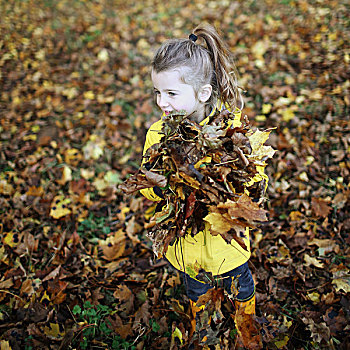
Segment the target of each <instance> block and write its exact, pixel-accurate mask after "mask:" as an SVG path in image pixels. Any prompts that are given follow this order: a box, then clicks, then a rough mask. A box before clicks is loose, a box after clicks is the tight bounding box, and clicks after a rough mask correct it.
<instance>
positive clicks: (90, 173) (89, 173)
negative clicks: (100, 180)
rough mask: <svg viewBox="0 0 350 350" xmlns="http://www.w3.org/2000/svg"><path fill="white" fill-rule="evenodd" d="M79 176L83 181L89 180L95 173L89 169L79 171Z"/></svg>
mask: <svg viewBox="0 0 350 350" xmlns="http://www.w3.org/2000/svg"><path fill="white" fill-rule="evenodd" d="M80 174H81V176H82V177H83V178H84V179H85V180H89V179H91V178H93V177H94V175H95V172H94V171H93V170H89V169H80Z"/></svg>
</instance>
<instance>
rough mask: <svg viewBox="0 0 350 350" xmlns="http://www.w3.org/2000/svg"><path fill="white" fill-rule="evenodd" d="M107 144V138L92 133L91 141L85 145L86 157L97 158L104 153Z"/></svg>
mask: <svg viewBox="0 0 350 350" xmlns="http://www.w3.org/2000/svg"><path fill="white" fill-rule="evenodd" d="M105 145H106V142H105V140H103V139H101V138H100V137H98V136H97V135H91V136H90V139H89V141H88V142H87V143H86V145H85V146H84V147H83V152H84V157H85V159H95V160H97V159H98V158H100V157H101V156H102V154H103V148H104V146H105Z"/></svg>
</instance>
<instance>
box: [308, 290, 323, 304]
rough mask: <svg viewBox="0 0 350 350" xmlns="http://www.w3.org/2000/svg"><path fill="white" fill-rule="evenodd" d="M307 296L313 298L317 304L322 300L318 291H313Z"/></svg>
mask: <svg viewBox="0 0 350 350" xmlns="http://www.w3.org/2000/svg"><path fill="white" fill-rule="evenodd" d="M307 298H308V299H309V300H311V301H312V302H313V303H314V304H317V303H319V302H320V294H318V293H317V292H312V293H309V294H307Z"/></svg>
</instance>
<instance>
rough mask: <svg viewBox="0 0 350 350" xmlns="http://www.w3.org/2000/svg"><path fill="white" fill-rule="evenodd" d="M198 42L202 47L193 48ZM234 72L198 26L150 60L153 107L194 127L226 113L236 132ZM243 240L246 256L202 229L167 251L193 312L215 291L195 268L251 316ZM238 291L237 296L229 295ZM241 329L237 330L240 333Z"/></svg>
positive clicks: (157, 193) (238, 105) (213, 36)
mask: <svg viewBox="0 0 350 350" xmlns="http://www.w3.org/2000/svg"><path fill="white" fill-rule="evenodd" d="M197 39H198V41H201V42H202V43H203V45H202V44H199V43H197ZM235 72H236V70H235V67H234V64H233V61H232V60H231V55H230V52H229V50H228V49H227V47H226V46H225V44H224V42H223V40H222V39H221V37H220V36H219V35H218V33H217V32H216V30H215V29H214V28H213V27H212V26H210V25H199V26H198V27H197V28H195V29H194V31H193V33H192V34H191V35H190V36H189V39H173V40H168V41H166V42H165V43H164V44H163V45H162V46H161V47H160V48H159V49H158V51H157V52H156V54H155V56H154V59H153V62H152V72H151V76H152V82H153V85H154V92H155V95H156V103H157V105H158V106H159V108H160V109H161V110H162V113H163V115H162V118H163V117H164V116H166V115H168V114H169V113H170V112H173V111H180V110H181V111H185V112H186V114H187V115H189V116H190V118H191V119H192V120H193V121H195V122H197V123H199V124H201V125H204V124H205V123H207V122H208V120H209V118H210V117H211V116H212V115H213V114H214V113H215V112H216V111H217V110H219V111H221V110H223V109H225V108H226V109H228V110H230V111H232V112H233V113H234V116H235V118H234V120H233V121H232V127H239V126H240V125H241V109H242V108H243V100H242V97H241V94H240V92H239V88H238V85H237V79H236V74H235ZM162 118H160V120H158V121H157V122H155V123H154V124H153V125H152V126H151V127H150V129H149V130H148V132H147V135H146V141H145V146H144V151H143V154H145V152H146V150H147V149H148V148H149V147H151V146H152V145H154V144H155V143H159V142H160V139H161V137H162V134H161V133H159V131H161V129H162V125H163V120H162ZM258 171H259V174H258V176H257V177H258V180H257V181H259V180H260V181H266V180H267V176H266V175H265V174H264V171H263V169H260V170H258ZM255 180H256V179H255ZM247 186H249V184H247ZM141 193H142V194H143V195H144V196H145V197H147V198H148V199H151V200H153V201H159V200H161V199H162V197H163V195H162V191H161V190H160V188H158V187H153V188H147V189H143V190H141ZM248 234H249V231H248V229H247V234H246V237H245V238H244V241H245V244H246V246H247V247H248V251H247V250H245V249H243V248H242V247H241V246H240V245H239V244H238V243H237V242H236V241H235V240H232V241H231V244H227V243H226V242H225V241H224V239H223V238H222V237H221V236H220V235H218V236H213V235H211V234H210V232H209V228H208V226H207V225H205V229H204V230H203V231H200V232H198V233H197V234H196V235H195V236H194V237H191V235H187V236H185V237H183V238H181V239H180V242H179V244H174V245H172V246H169V248H168V250H167V253H166V256H165V257H166V259H167V260H168V261H169V262H170V264H171V265H172V266H173V267H175V268H176V269H177V270H179V271H181V272H182V274H183V276H184V279H185V285H186V290H187V294H188V297H189V299H190V300H191V301H192V303H191V304H192V306H193V310H196V307H195V303H196V301H197V300H198V298H199V296H201V295H203V294H205V293H206V292H207V291H208V290H209V289H211V288H213V287H214V286H213V285H212V284H209V283H204V282H202V281H199V280H196V279H194V278H192V277H190V276H189V275H188V274H187V273H186V272H188V271H189V269H190V268H191V267H192V268H193V267H194V266H195V265H196V266H197V267H198V266H199V267H200V268H201V269H202V270H204V271H205V272H207V273H208V274H211V275H212V276H214V277H216V280H218V279H219V280H221V281H222V286H223V287H224V288H225V290H226V291H227V293H228V294H229V295H230V296H231V298H232V299H234V300H235V305H236V308H239V309H240V310H244V312H245V313H247V314H254V313H255V286H254V281H253V278H252V274H251V272H250V270H249V268H248V259H249V257H250V250H249V236H248ZM178 257H181V259H180V260H179V258H178ZM234 281H235V282H234ZM237 281H238V283H237ZM237 286H238V288H237ZM237 289H238V293H237V292H236V293H234V290H236V291H237ZM235 294H236V295H235ZM197 309H198V308H197ZM241 326H242V325H239V324H237V328H238V332H239V333H240V328H241Z"/></svg>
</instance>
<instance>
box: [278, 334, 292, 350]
mask: <svg viewBox="0 0 350 350" xmlns="http://www.w3.org/2000/svg"><path fill="white" fill-rule="evenodd" d="M288 341H289V337H288V335H285V336H284V338H283V339H282V340H278V341H276V342H275V345H276V347H277V349H283V348H284V347H285V346H286V345H287V344H288Z"/></svg>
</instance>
